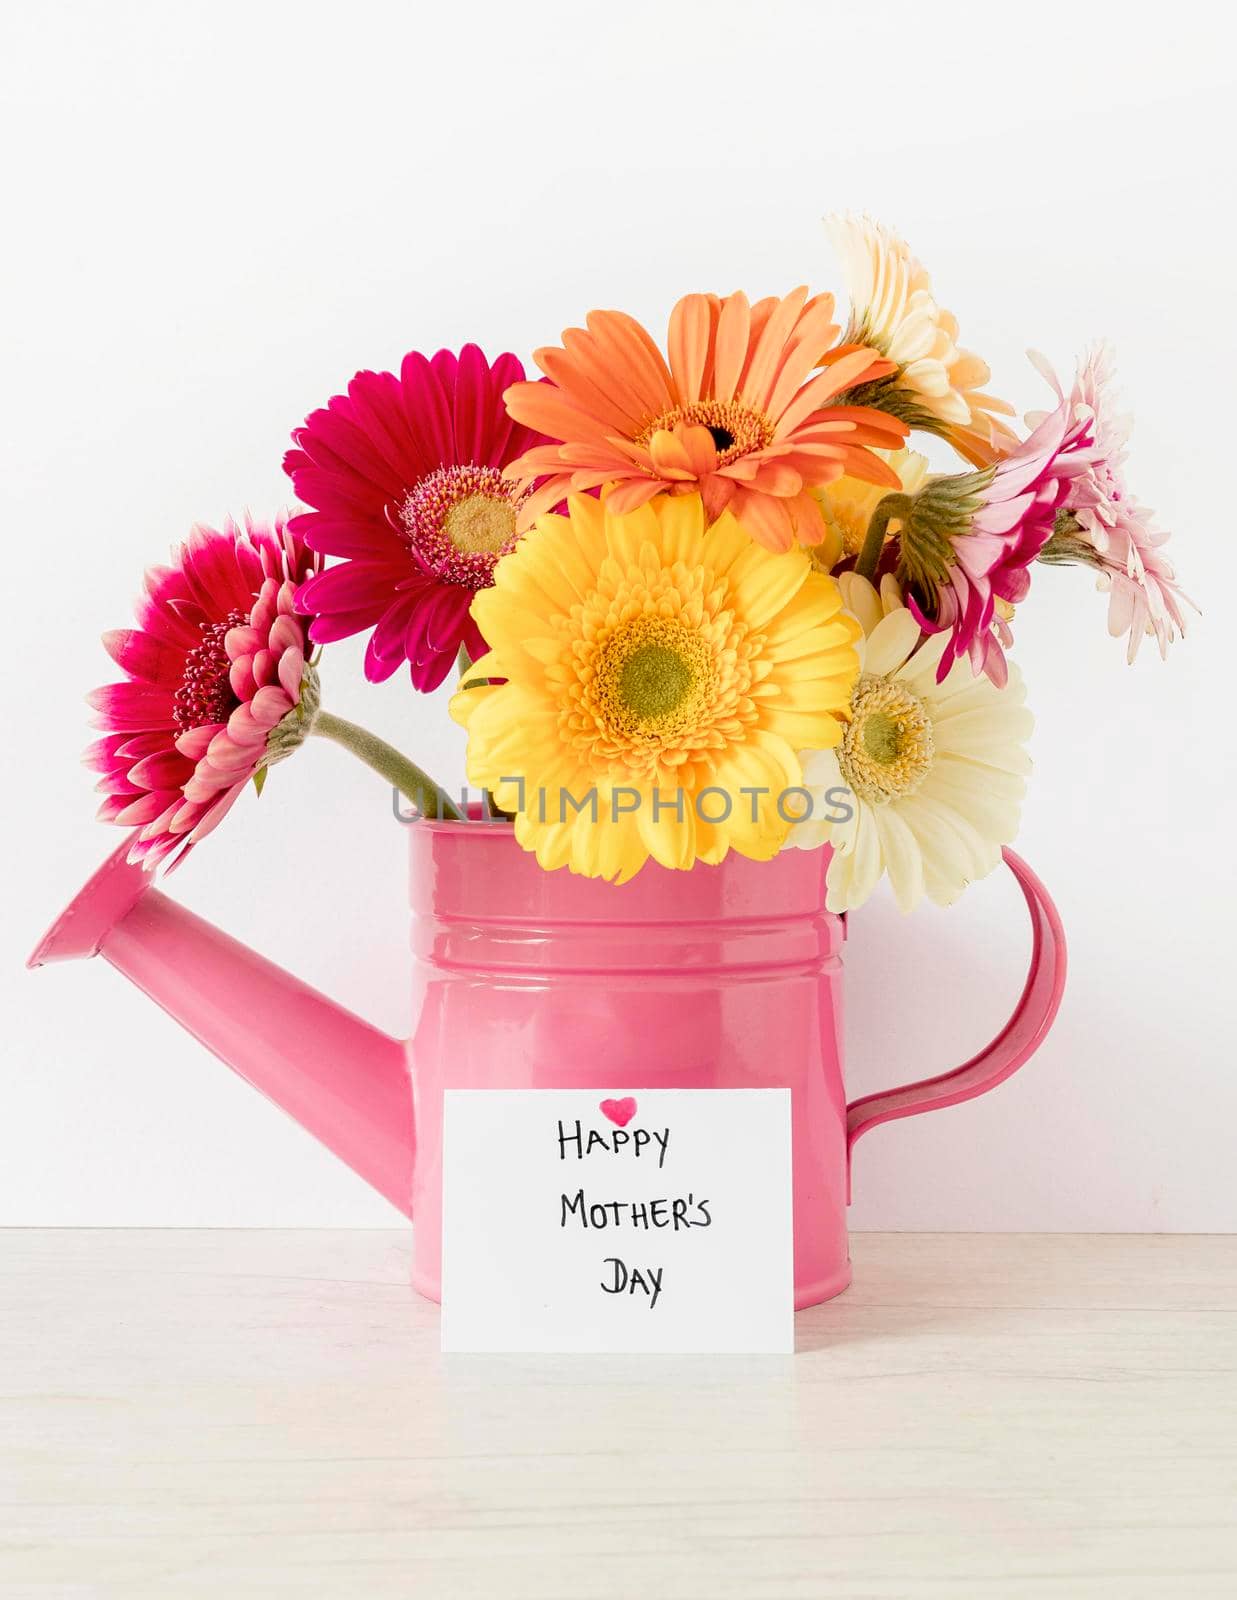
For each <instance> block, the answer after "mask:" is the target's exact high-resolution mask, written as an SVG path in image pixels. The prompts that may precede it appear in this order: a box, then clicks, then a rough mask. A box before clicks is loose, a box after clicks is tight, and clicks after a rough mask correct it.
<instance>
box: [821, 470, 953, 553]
mask: <svg viewBox="0 0 1237 1600" xmlns="http://www.w3.org/2000/svg"><path fill="white" fill-rule="evenodd" d="M873 454H874V455H879V456H881V457H882V458H883V459H884V460H886V461H888V463H889V465H890V466H891V467H892V468H893V470H894V471H895V472H896V473H897V475H898V479H899V481H900V483H901V485H902V488H901V493H903V494H914V493H915V491H916V490H917V489H919V488H920V487H921V486H922V484H923V481H924V479H925V478H926V477H927V475H928V458H927V456H921V455H920V454H919V452H918V450H895V451H893V452H892V453H890V452H888V451H885V450H876V451H874V452H873ZM809 492H810V494H811V495H812V498H813V499H814V500H815V501H816V503H817V505H819V507H820V514H821V519H822V520H823V522H824V524H825V537H824V538H823V539H822V540H821V541H820V543H819V544H817V545H813V546H812V547H811V549H810V551H809V554H810V555H811V557H812V560H813V562H814V563H815V565H816V566H817V567H819V568H820V570H821V571H822V572H832V570H833V568H834V567H835V566H837V564H838V562H839V561H841V560H842V558H843V556H857V555H858V554H859V552H860V551H861V550H862V549H863V541H864V539H865V538H866V537H867V532H868V523H869V522H871V520H872V513H873V512H874V511H875V510H876V508H877V506H878V505H879V504H880V503H881V501H882V500H883V499H884V498H885V496H886V495H887V494H888V493H889V492H890V491H889V490H888V489H885V488H880V487H878V486H877V485H876V484H872V483H863V482H862V481H861V480H860V479H858V478H852V477H849V476H847V477H843V478H836V479H835V480H834V481H833V482H832V483H828V484H823V485H822V486H821V487H820V488H818V489H812V490H810V491H809ZM895 492H896V491H895ZM898 527H899V523H898V519H897V518H896V517H894V518H892V519H891V520H890V523H889V526H888V527H887V528H886V530H885V537H886V539H892V538H893V536H894V534H896V533H897V531H898Z"/></svg>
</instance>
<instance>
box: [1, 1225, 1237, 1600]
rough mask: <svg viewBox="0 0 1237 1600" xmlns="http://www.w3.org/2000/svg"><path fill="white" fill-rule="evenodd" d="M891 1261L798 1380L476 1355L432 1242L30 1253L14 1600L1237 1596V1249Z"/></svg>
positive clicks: (4, 1580)
mask: <svg viewBox="0 0 1237 1600" xmlns="http://www.w3.org/2000/svg"><path fill="white" fill-rule="evenodd" d="M854 1254H855V1284H854V1287H853V1288H852V1289H851V1290H850V1291H849V1292H848V1293H847V1294H846V1295H844V1296H843V1297H842V1298H841V1299H839V1300H836V1301H834V1302H833V1303H832V1304H830V1305H828V1306H821V1307H818V1308H817V1309H815V1310H813V1311H810V1312H805V1313H802V1314H801V1315H800V1317H799V1318H798V1339H799V1353H798V1355H797V1356H795V1357H793V1358H791V1357H759V1358H757V1357H751V1358H734V1357H729V1358H720V1357H712V1358H686V1357H675V1358H668V1357H667V1358H655V1359H647V1358H646V1359H637V1358H634V1357H623V1358H616V1357H573V1358H564V1357H542V1358H532V1357H505V1358H494V1357H486V1358H482V1357H460V1356H454V1357H451V1358H444V1357H442V1356H441V1355H440V1354H439V1352H438V1349H437V1311H436V1309H435V1308H434V1307H432V1306H429V1305H427V1304H426V1303H424V1302H423V1301H421V1300H419V1299H418V1298H417V1297H416V1296H415V1295H414V1294H412V1292H411V1291H410V1290H409V1288H408V1286H407V1267H408V1242H407V1239H406V1238H405V1237H404V1236H403V1235H401V1234H400V1233H396V1232H392V1233H357V1232H336V1233H324V1232H174V1231H153V1230H152V1231H136V1230H124V1231H86V1230H83V1231H63V1230H45V1231H44V1230H33V1231H28V1230H9V1231H7V1232H0V1283H2V1285H3V1297H4V1301H3V1311H2V1313H0V1595H3V1596H4V1600H24V1597H27V1596H30V1597H39V1600H46V1597H48V1596H53V1595H55V1596H72V1597H79V1596H107V1597H112V1596H116V1597H123V1600H145V1597H151V1600H154V1597H158V1600H181V1597H196V1596H202V1597H205V1596H210V1597H211V1600H218V1597H222V1596H228V1597H231V1596H251V1595H252V1596H274V1597H278V1596H282V1595H305V1594H312V1595H327V1596H337V1597H339V1600H370V1597H385V1596H396V1595H398V1596H401V1597H416V1600H468V1597H471V1596H484V1597H494V1600H524V1597H527V1600H534V1597H535V1600H601V1597H605V1600H620V1597H621V1600H629V1597H637V1596H648V1597H649V1600H680V1597H688V1596H690V1597H693V1600H696V1597H699V1600H727V1597H730V1596H734V1597H740V1596H741V1597H743V1600H765V1597H768V1600H794V1597H798V1596H811V1597H813V1600H817V1597H821V1596H827V1597H856V1600H859V1597H863V1600H878V1597H879V1600H885V1597H895V1596H896V1597H901V1596H911V1597H918V1596H934V1597H939V1600H965V1597H969V1596H975V1597H982V1600H1005V1597H1011V1600H1012V1597H1020V1596H1053V1597H1058V1596H1059V1597H1061V1600H1090V1597H1092V1596H1111V1597H1113V1600H1138V1597H1142V1596H1156V1597H1157V1600H1159V1597H1165V1600H1205V1597H1210V1596H1216V1597H1221V1596H1223V1597H1224V1600H1231V1597H1232V1596H1234V1595H1237V1376H1235V1368H1237V1239H1233V1238H1169V1237H1157V1238H1145V1237H1144V1238H1135V1237H1103V1238H1100V1237H1090V1238H1079V1237H1063V1236H1059V1235H1058V1236H1035V1237H1031V1236H1016V1237H1010V1236H999V1235H987V1236H984V1235H965V1236H960V1235H952V1236H942V1235H931V1234H918V1235H901V1236H893V1235H869V1236H867V1237H860V1238H858V1239H856V1240H855V1246H854Z"/></svg>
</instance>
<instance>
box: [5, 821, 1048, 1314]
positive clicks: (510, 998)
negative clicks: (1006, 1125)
mask: <svg viewBox="0 0 1237 1600" xmlns="http://www.w3.org/2000/svg"><path fill="white" fill-rule="evenodd" d="M409 837H410V842H411V852H412V906H413V911H414V915H415V921H414V936H413V949H414V952H415V957H416V959H415V963H414V967H413V996H414V1009H413V1015H414V1017H415V1018H416V1031H415V1033H414V1034H413V1037H412V1038H411V1039H406V1040H398V1039H392V1038H390V1037H388V1035H387V1034H385V1033H381V1032H380V1031H379V1030H378V1029H376V1028H373V1027H371V1026H370V1025H369V1024H368V1023H366V1022H363V1021H362V1020H361V1019H360V1018H359V1017H356V1016H353V1015H352V1014H351V1013H350V1012H348V1011H345V1010H344V1009H343V1008H342V1007H340V1006H337V1005H336V1004H335V1003H334V1002H333V1001H331V1000H328V999H327V998H326V997H325V996H324V995H321V994H319V993H317V991H316V990H314V989H311V988H309V987H308V986H307V985H306V984H304V983H302V982H300V980H299V979H297V978H294V977H293V976H292V975H291V974H290V973H288V972H285V971H283V970H282V969H281V968H280V967H277V966H275V965H274V964H273V963H271V962H269V961H266V960H264V959H263V957H261V956H259V955H256V954H254V952H253V951H251V950H248V949H246V948H245V946H244V945H242V944H239V943H238V942H237V941H236V940H235V939H231V938H229V937H228V935H227V934H225V933H221V932H220V931H219V930H218V929H217V928H214V927H212V926H211V925H210V924H209V923H207V922H204V921H203V920H202V919H201V918H200V917H197V916H195V915H194V914H193V913H192V912H190V911H186V910H184V909H182V908H181V907H180V906H178V905H176V904H175V903H174V902H173V901H171V900H169V899H167V898H166V896H164V895H163V894H162V893H160V892H159V891H158V890H156V889H153V888H152V887H151V885H150V878H149V876H148V874H146V873H145V872H143V871H142V870H141V869H140V868H136V867H130V866H128V865H127V864H126V862H125V851H126V849H127V845H126V846H122V847H121V848H120V849H119V850H118V851H117V852H116V853H115V854H114V855H113V856H112V857H111V858H110V859H109V860H108V861H107V862H105V863H104V865H103V866H102V867H101V868H100V870H99V871H98V872H97V873H96V874H95V875H94V877H93V878H92V879H91V880H90V882H89V883H88V884H87V885H86V886H85V888H84V889H83V890H82V891H81V893H80V894H79V895H78V896H77V898H76V899H75V900H74V901H73V903H72V905H71V906H70V907H69V908H68V910H67V911H66V912H65V913H64V915H63V916H62V917H61V918H60V919H59V921H57V922H56V924H55V925H54V926H53V927H52V929H51V930H50V932H49V933H48V934H47V936H46V938H44V940H43V941H42V943H41V944H40V945H39V947H38V949H37V950H36V951H35V953H34V955H33V956H32V957H31V958H30V964H31V966H39V965H41V964H42V963H44V962H47V961H59V960H68V959H71V958H73V957H77V956H93V955H102V956H104V957H106V959H107V960H108V961H109V962H110V963H111V964H112V965H113V966H114V967H116V968H118V969H119V970H120V971H121V972H123V973H124V974H125V975H126V977H128V978H130V979H132V981H133V982H134V983H136V984H137V986H138V987H139V988H140V989H142V990H143V991H144V992H145V993H146V994H148V995H149V996H150V997H151V999H152V1000H155V1001H156V1002H157V1003H158V1004H159V1005H161V1006H162V1007H163V1009H164V1010H165V1011H168V1012H170V1013H171V1015H172V1016H174V1017H175V1018H177V1020H178V1021H179V1022H181V1023H182V1024H183V1025H184V1027H186V1028H187V1029H188V1030H189V1032H190V1033H192V1034H193V1035H194V1037H195V1038H197V1039H199V1040H200V1041H201V1042H202V1044H204V1045H205V1046H206V1047H207V1049H209V1050H212V1051H213V1052H214V1053H215V1054H216V1055H217V1056H220V1057H221V1058H222V1059H223V1060H224V1061H226V1062H227V1064H228V1065H229V1066H230V1067H232V1068H234V1069H235V1070H236V1071H237V1072H239V1073H240V1074H241V1076H242V1077H244V1078H247V1079H248V1080H249V1082H250V1083H252V1084H253V1086H254V1087H255V1088H256V1089H259V1090H260V1091H261V1092H262V1093H263V1094H264V1095H266V1096H267V1098H268V1099H270V1100H273V1101H274V1102H275V1103H276V1104H277V1105H280V1106H282V1107H283V1109H284V1110H285V1111H287V1112H288V1113H289V1114H290V1115H291V1116H293V1117H295V1118H296V1120H297V1121H298V1122H300V1123H301V1124H302V1125H303V1126H304V1127H305V1128H306V1129H308V1131H309V1132H310V1133H312V1134H313V1135H314V1136H315V1138H317V1139H320V1140H321V1141H322V1143H323V1144H325V1145H326V1146H327V1147H328V1148H329V1149H331V1150H333V1151H334V1152H335V1153H336V1154H337V1155H338V1156H340V1157H342V1159H343V1160H344V1161H346V1162H347V1163H348V1165H349V1166H350V1167H352V1168H353V1169H354V1170H355V1171H356V1172H358V1173H359V1174H360V1175H361V1177H363V1178H364V1179H366V1181H367V1182H369V1183H371V1184H372V1185H373V1186H374V1188H375V1189H377V1190H378V1191H379V1192H380V1193H381V1194H384V1195H386V1197H387V1199H388V1200H390V1201H391V1202H392V1204H394V1205H395V1206H397V1207H398V1208H399V1209H400V1210H401V1211H402V1212H403V1213H404V1214H405V1215H406V1216H410V1217H414V1218H415V1219H416V1228H415V1230H414V1238H413V1247H414V1264H413V1283H414V1285H415V1287H416V1288H417V1289H418V1290H420V1292H421V1293H422V1294H424V1295H428V1296H429V1297H430V1298H431V1299H435V1300H436V1299H437V1298H438V1296H439V1283H440V1266H441V1246H442V1239H441V1220H442V1095H443V1090H444V1089H446V1088H461V1089H470V1088H472V1089H482V1088H484V1089H522V1088H527V1089H544V1088H559V1087H561V1088H572V1089H581V1088H594V1089H597V1090H598V1091H609V1092H611V1093H626V1092H627V1091H628V1090H639V1089H651V1088H690V1089H697V1088H698V1089H711V1088H753V1087H755V1088H759V1087H775V1086H777V1087H782V1086H788V1087H789V1088H790V1091H791V1116H792V1128H793V1164H794V1255H795V1304H796V1306H800V1307H802V1306H809V1305H814V1304H816V1303H817V1302H818V1301H820V1300H826V1299H828V1298H829V1297H830V1296H831V1295H835V1294H837V1293H839V1292H840V1291H841V1290H842V1289H844V1288H845V1287H846V1285H847V1283H848V1282H849V1281H850V1262H849V1254H848V1249H847V1237H846V1206H847V1201H848V1198H849V1187H850V1152H851V1150H852V1148H853V1146H854V1143H855V1141H856V1140H857V1139H858V1138H859V1137H860V1135H861V1134H864V1133H866V1132H867V1131H868V1129H869V1128H874V1127H875V1126H876V1125H877V1124H878V1123H880V1122H888V1121H890V1120H891V1119H892V1118H894V1117H906V1116H910V1115H912V1114H913V1113H915V1112H918V1111H932V1110H935V1109H937V1108H939V1107H941V1106H950V1105H956V1104H957V1103H958V1102H959V1101H961V1100H969V1099H970V1098H971V1097H972V1096H974V1095H978V1094H982V1093H983V1092H984V1091H985V1090H986V1089H991V1088H994V1087H995V1085H997V1084H998V1083H1000V1082H1001V1081H1002V1080H1003V1079H1005V1078H1007V1077H1009V1075H1010V1074H1011V1073H1012V1072H1014V1071H1015V1070H1016V1069H1017V1068H1018V1067H1020V1066H1021V1065H1022V1063H1023V1062H1024V1061H1026V1060H1027V1058H1028V1057H1029V1056H1030V1055H1031V1054H1032V1053H1033V1052H1034V1051H1035V1049H1036V1048H1037V1047H1038V1045H1039V1044H1040V1042H1041V1040H1042V1039H1043V1038H1044V1035H1045V1034H1046V1033H1047V1031H1048V1028H1049V1027H1050V1026H1051V1024H1052V1020H1053V1018H1054V1016H1055V1015H1056V1012H1057V1007H1058V1005H1059V1004H1060V999H1061V991H1062V988H1063V986H1064V982H1065V941H1064V936H1063V934H1062V931H1061V923H1060V919H1059V918H1058V916H1057V913H1056V909H1055V908H1054V906H1053V904H1052V902H1051V900H1049V898H1048V896H1047V894H1046V893H1045V892H1044V889H1043V886H1042V885H1041V884H1040V882H1039V880H1038V879H1037V878H1036V877H1035V875H1034V874H1033V873H1032V872H1031V871H1030V870H1029V869H1028V868H1027V867H1026V866H1025V865H1024V863H1023V862H1022V861H1020V860H1019V858H1018V857H1017V856H1016V855H1014V854H1013V853H1012V852H1010V851H1008V850H1007V851H1006V852H1005V860H1006V863H1007V865H1008V866H1009V868H1010V870H1011V871H1012V872H1013V874H1014V876H1015V878H1017V880H1018V883H1019V886H1020V887H1021V889H1022V892H1023V894H1024V896H1025V897H1026V902H1027V906H1028V907H1029V909H1030V913H1031V927H1032V933H1033V940H1032V947H1031V966H1030V972H1029V973H1028V976H1027V980H1026V985H1025V987H1024V989H1023V991H1022V996H1021V998H1020V1000H1019V1001H1018V1004H1017V1006H1016V1007H1015V1009H1014V1014H1013V1016H1012V1017H1011V1018H1010V1020H1009V1021H1008V1023H1007V1024H1006V1025H1005V1027H1004V1028H1003V1029H1002V1030H1001V1032H1000V1033H999V1034H998V1036H997V1037H996V1038H995V1039H994V1040H993V1041H992V1043H991V1044H990V1045H988V1047H987V1048H986V1049H985V1050H981V1051H980V1053H979V1054H978V1055H977V1056H975V1057H974V1058H973V1059H972V1060H970V1061H968V1062H967V1063H966V1064H965V1065H964V1066H961V1067H957V1068H955V1069H954V1071H952V1072H946V1073H943V1074H941V1075H940V1076H938V1077H934V1078H928V1079H925V1080H924V1081H922V1082H920V1083H913V1084H909V1085H907V1086H906V1087H904V1088H901V1089H890V1090H886V1091H885V1092H883V1093H881V1094H873V1095H867V1096H866V1097H865V1098H863V1099H861V1100H855V1101H852V1102H851V1103H850V1104H849V1105H848V1104H847V1100H846V1091H845V1087H844V1080H843V1073H842V963H841V957H840V951H841V946H842V941H843V938H844V937H845V924H844V921H843V919H842V918H841V917H838V916H834V915H833V914H831V913H830V912H827V911H824V910H823V909H822V906H823V904H824V873H825V865H826V861H827V850H826V849H820V850H814V851H801V850H786V851H783V852H782V854H780V855H779V856H777V857H775V858H774V859H773V860H772V861H767V862H754V861H749V860H747V859H745V858H744V857H742V856H738V855H731V856H729V857H728V858H727V859H726V860H725V861H724V862H723V863H722V864H721V865H720V866H716V867H710V866H703V865H698V866H696V867H694V868H693V869H692V870H691V871H690V872H669V871H666V870H665V869H663V868H661V867H658V866H655V865H654V864H652V863H650V864H649V865H648V866H646V867H645V868H644V870H643V871H642V872H641V873H640V874H639V875H638V876H637V877H636V878H635V879H633V880H632V881H631V882H630V883H628V884H625V885H624V886H623V887H622V888H616V887H614V886H613V885H611V884H607V883H603V882H599V881H597V880H592V879H585V878H578V877H572V876H570V875H569V874H568V873H567V872H566V871H560V872H545V871H543V870H542V869H541V868H540V867H539V866H538V865H537V863H536V860H535V859H534V857H533V856H531V855H527V854H525V853H524V852H523V851H522V850H520V848H519V847H518V846H517V845H516V843H515V840H514V838H513V836H512V832H511V830H510V827H509V826H507V825H506V824H501V823H478V822H473V823H466V822H420V823H418V824H416V825H415V826H413V827H411V828H410V829H409Z"/></svg>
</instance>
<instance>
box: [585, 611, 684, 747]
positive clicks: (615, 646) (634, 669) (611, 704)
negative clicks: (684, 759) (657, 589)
mask: <svg viewBox="0 0 1237 1600" xmlns="http://www.w3.org/2000/svg"><path fill="white" fill-rule="evenodd" d="M711 667H712V664H711V661H710V652H709V647H708V645H707V644H706V643H705V641H704V640H703V639H702V638H701V637H700V635H699V634H698V633H696V632H694V631H693V629H691V628H690V627H689V626H688V625H687V624H686V623H685V622H683V621H681V620H680V619H679V618H677V617H658V616H641V617H636V618H634V619H633V620H632V621H630V622H628V623H627V624H626V625H625V626H621V627H619V628H618V629H617V630H616V631H615V632H614V633H613V634H612V635H611V637H610V638H609V639H608V640H607V641H606V643H605V645H604V646H603V647H602V649H601V650H600V651H599V653H598V659H597V666H596V675H595V678H594V685H593V693H594V696H595V699H596V705H597V709H598V711H599V713H600V715H601V720H602V721H603V723H604V724H605V728H606V732H607V733H608V734H609V735H610V736H611V737H617V738H620V739H624V740H626V739H632V738H637V737H639V736H640V735H646V736H647V735H653V736H656V737H658V738H661V739H665V738H674V737H675V736H676V735H677V734H680V733H683V732H685V731H687V730H688V729H689V728H691V727H692V726H693V725H694V724H695V723H696V721H697V720H698V719H699V715H700V710H701V706H702V704H703V701H704V699H705V697H706V695H707V691H708V689H709V686H710V684H711V681H712V677H713V674H712V670H711Z"/></svg>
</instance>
